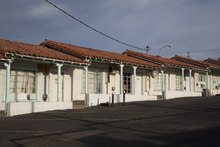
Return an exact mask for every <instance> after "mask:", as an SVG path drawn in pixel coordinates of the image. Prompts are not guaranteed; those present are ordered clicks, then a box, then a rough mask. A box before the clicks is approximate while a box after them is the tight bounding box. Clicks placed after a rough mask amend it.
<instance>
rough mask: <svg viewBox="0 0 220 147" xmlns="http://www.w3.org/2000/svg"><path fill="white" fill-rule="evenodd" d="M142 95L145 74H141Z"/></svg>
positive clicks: (142, 93) (142, 92)
mask: <svg viewBox="0 0 220 147" xmlns="http://www.w3.org/2000/svg"><path fill="white" fill-rule="evenodd" d="M145 82H146V81H145ZM145 85H146V84H145ZM145 88H146V87H145ZM141 95H144V74H143V73H142V74H141Z"/></svg>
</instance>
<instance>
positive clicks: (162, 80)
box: [161, 70, 165, 99]
mask: <svg viewBox="0 0 220 147" xmlns="http://www.w3.org/2000/svg"><path fill="white" fill-rule="evenodd" d="M164 83H165V82H164V71H163V70H162V71H161V90H162V98H163V99H165V95H164V94H165V93H164Z"/></svg>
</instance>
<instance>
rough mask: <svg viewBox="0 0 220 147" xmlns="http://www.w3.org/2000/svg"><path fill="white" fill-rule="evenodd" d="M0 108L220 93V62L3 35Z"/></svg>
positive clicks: (11, 110) (25, 109)
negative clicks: (12, 38)
mask: <svg viewBox="0 0 220 147" xmlns="http://www.w3.org/2000/svg"><path fill="white" fill-rule="evenodd" d="M0 85H1V88H0V110H1V111H5V113H6V115H7V116H13V115H20V114H26V113H34V112H42V111H49V110H64V109H74V108H77V107H78V106H79V105H81V107H91V106H96V105H100V104H101V103H112V100H113V99H112V96H114V103H122V102H123V95H124V94H125V102H132V101H148V100H166V99H171V98H178V97H186V96H202V95H204V96H205V95H216V94H220V63H219V61H216V60H213V59H207V60H205V61H197V60H193V59H188V58H184V57H180V56H175V57H173V58H170V59H169V58H164V57H161V56H152V55H149V54H144V53H140V52H135V51H131V50H127V51H125V52H124V53H122V54H120V53H114V52H108V51H103V50H97V49H91V48H85V47H80V46H75V45H71V44H66V43H62V42H57V41H52V40H45V41H43V42H42V43H41V44H40V45H33V44H27V43H22V42H17V41H10V40H4V39H0Z"/></svg>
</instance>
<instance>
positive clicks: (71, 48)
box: [41, 39, 160, 68]
mask: <svg viewBox="0 0 220 147" xmlns="http://www.w3.org/2000/svg"><path fill="white" fill-rule="evenodd" d="M41 45H44V46H46V47H49V48H53V49H56V50H59V51H62V52H64V53H68V54H71V55H73V56H76V57H80V58H82V59H92V60H95V61H107V62H114V63H123V64H130V65H135V66H140V67H141V66H144V67H148V68H160V66H158V65H157V64H154V63H150V62H147V61H143V60H139V59H136V58H132V57H129V56H127V55H124V54H119V53H114V52H108V51H104V50H97V49H92V48H86V47H81V46H75V45H71V44H66V43H61V42H57V41H52V40H47V39H46V40H45V41H44V42H43V43H41Z"/></svg>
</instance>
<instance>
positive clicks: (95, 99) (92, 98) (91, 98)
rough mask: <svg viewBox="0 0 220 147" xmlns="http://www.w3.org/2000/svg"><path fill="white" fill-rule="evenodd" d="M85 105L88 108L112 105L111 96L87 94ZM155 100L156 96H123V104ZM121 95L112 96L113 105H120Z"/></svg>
mask: <svg viewBox="0 0 220 147" xmlns="http://www.w3.org/2000/svg"><path fill="white" fill-rule="evenodd" d="M86 99H87V104H88V106H89V107H91V106H97V105H99V104H100V103H107V102H108V103H112V95H111V94H88V95H87V98H86ZM152 100H157V96H146V95H145V96H143V95H131V94H126V95H125V102H134V101H152ZM122 102H123V95H120V94H114V103H122Z"/></svg>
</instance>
